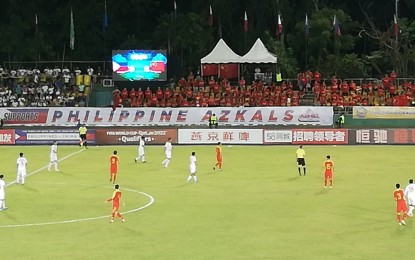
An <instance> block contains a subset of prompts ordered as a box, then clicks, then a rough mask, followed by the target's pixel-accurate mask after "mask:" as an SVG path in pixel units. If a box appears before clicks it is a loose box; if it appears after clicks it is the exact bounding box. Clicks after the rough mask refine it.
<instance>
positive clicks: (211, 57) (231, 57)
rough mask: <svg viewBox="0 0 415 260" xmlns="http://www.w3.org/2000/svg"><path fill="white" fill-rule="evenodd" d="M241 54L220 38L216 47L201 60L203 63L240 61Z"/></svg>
mask: <svg viewBox="0 0 415 260" xmlns="http://www.w3.org/2000/svg"><path fill="white" fill-rule="evenodd" d="M240 59H241V56H239V55H238V54H236V53H235V52H233V50H231V48H229V46H228V45H227V44H226V43H225V41H224V40H223V39H220V40H219V41H218V43H217V44H216V46H215V48H213V50H212V51H211V52H210V53H209V54H208V55H206V56H205V57H203V58H202V59H201V60H200V62H201V63H202V64H212V63H213V64H220V63H240Z"/></svg>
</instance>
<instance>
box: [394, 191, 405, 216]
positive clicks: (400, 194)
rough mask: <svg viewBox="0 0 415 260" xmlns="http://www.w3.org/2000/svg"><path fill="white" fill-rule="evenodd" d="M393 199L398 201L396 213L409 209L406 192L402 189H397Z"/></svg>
mask: <svg viewBox="0 0 415 260" xmlns="http://www.w3.org/2000/svg"><path fill="white" fill-rule="evenodd" d="M393 198H394V199H395V201H396V212H397V213H400V212H406V211H407V210H408V208H407V207H406V202H405V197H404V192H403V190H402V189H397V190H395V192H394V193H393Z"/></svg>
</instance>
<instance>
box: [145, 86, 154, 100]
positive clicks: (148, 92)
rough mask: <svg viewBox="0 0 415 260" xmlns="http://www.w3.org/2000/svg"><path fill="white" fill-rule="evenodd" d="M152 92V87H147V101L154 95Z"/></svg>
mask: <svg viewBox="0 0 415 260" xmlns="http://www.w3.org/2000/svg"><path fill="white" fill-rule="evenodd" d="M152 94H153V93H152V92H151V89H150V87H147V89H146V92H145V94H144V95H145V97H146V99H147V101H149V100H150V99H151V97H152Z"/></svg>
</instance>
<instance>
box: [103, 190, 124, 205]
mask: <svg viewBox="0 0 415 260" xmlns="http://www.w3.org/2000/svg"><path fill="white" fill-rule="evenodd" d="M121 196H122V193H121V191H120V190H115V191H114V193H113V194H112V197H111V198H109V199H108V200H107V201H108V202H110V201H112V207H113V208H117V209H118V208H119V207H120V199H121Z"/></svg>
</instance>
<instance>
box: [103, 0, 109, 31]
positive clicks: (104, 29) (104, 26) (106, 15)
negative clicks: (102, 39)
mask: <svg viewBox="0 0 415 260" xmlns="http://www.w3.org/2000/svg"><path fill="white" fill-rule="evenodd" d="M107 27H108V14H107V1H105V2H104V17H103V20H102V33H105V31H106V30H107Z"/></svg>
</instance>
